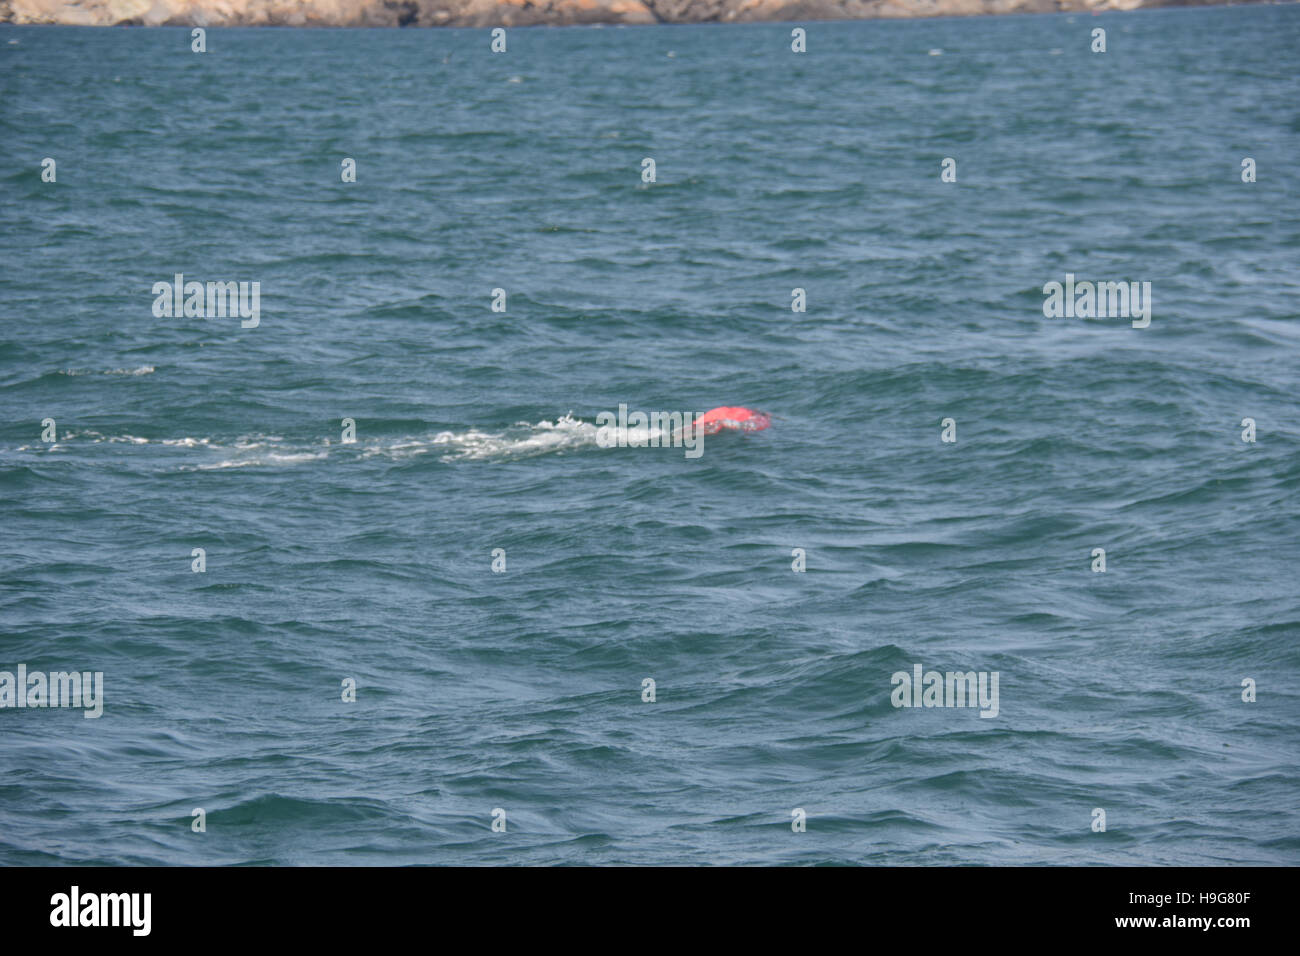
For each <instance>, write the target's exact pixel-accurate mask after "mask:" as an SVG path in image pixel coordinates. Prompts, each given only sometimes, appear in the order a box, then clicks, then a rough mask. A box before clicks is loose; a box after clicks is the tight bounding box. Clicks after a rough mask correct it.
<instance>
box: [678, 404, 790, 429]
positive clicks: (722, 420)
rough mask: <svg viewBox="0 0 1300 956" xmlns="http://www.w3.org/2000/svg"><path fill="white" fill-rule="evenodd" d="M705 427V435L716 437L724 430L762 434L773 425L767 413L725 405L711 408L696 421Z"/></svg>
mask: <svg viewBox="0 0 1300 956" xmlns="http://www.w3.org/2000/svg"><path fill="white" fill-rule="evenodd" d="M695 422H696V424H697V425H698V426H701V427H703V429H704V434H706V435H716V434H717V433H718V432H720V431H723V430H724V429H729V430H731V431H738V432H761V431H762V430H763V429H764V428H766V427H767V426H768V425H770V424H772V416H771V415H769V414H768V413H767V412H757V411H755V410H754V409H752V408H742V407H741V406H739V405H723V406H720V407H719V408H711V409H709V410H708V411H707V412H705V413H704V414H703V415H701V416H700V417H699V418H697V419H696V420H695Z"/></svg>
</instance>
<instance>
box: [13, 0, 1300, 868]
mask: <svg viewBox="0 0 1300 956" xmlns="http://www.w3.org/2000/svg"><path fill="white" fill-rule="evenodd" d="M802 26H804V27H806V29H807V31H808V39H807V46H808V50H807V52H806V53H803V54H796V53H793V52H792V51H791V36H790V31H791V29H792V27H793V25H791V24H764V25H752V26H717V25H700V26H686V27H667V26H660V27H646V28H629V29H614V28H605V29H519V30H510V31H508V40H507V42H508V46H507V51H506V52H505V53H502V54H494V53H493V52H492V51H491V49H490V42H491V41H490V35H489V33H488V31H485V30H480V31H476V30H403V31H389V30H374V31H350V30H290V29H265V30H215V29H214V30H209V31H208V32H207V38H206V45H207V51H206V52H205V53H202V54H199V53H195V52H192V50H191V39H190V34H189V31H188V30H182V29H151V30H136V29H112V30H108V29H106V30H89V29H72V28H4V29H0V670H2V671H9V672H13V673H16V670H17V668H18V666H19V665H25V667H26V668H27V670H28V672H29V673H30V672H33V671H41V672H51V671H62V670H76V671H87V672H102V674H103V685H102V686H103V700H102V707H103V713H102V716H101V717H99V718H97V719H86V718H85V717H84V716H83V712H82V710H80V709H76V708H57V709H56V708H33V707H26V708H23V709H18V708H17V707H8V708H4V709H0V863H5V864H11V865H13V864H51V863H67V864H142V863H165V864H267V863H275V864H389V863H400V864H407V863H412V864H413V863H435V864H498V863H510V864H557V863H563V864H670V863H687V864H820V863H848V864H857V863H866V864H1132V863H1152V864H1154V863H1177V864H1220V863H1263V864H1295V863H1297V862H1300V796H1298V788H1297V784H1298V783H1300V770H1298V769H1297V767H1298V764H1300V692H1298V690H1297V684H1298V683H1300V650H1298V648H1297V641H1298V640H1300V588H1298V587H1297V581H1300V520H1298V519H1297V491H1298V490H1300V424H1298V418H1297V415H1298V413H1300V323H1298V322H1297V318H1298V307H1297V303H1298V302H1300V297H1298V296H1300V270H1297V266H1298V265H1300V185H1298V180H1297V173H1296V169H1297V167H1296V158H1297V156H1300V103H1298V102H1297V99H1296V95H1295V94H1296V83H1295V79H1296V76H1297V75H1298V74H1300V8H1297V7H1296V6H1294V5H1292V6H1253V7H1237V8H1216V9H1194V10H1188V9H1184V10H1162V11H1151V12H1139V13H1131V14H1108V15H1103V16H1064V15H1062V16H1033V17H1007V18H986V19H953V20H918V21H908V22H853V23H809V24H802ZM1096 28H1102V29H1104V30H1105V31H1106V40H1107V49H1106V52H1105V53H1094V52H1092V50H1091V46H1092V42H1093V41H1092V31H1093V30H1094V29H1096ZM45 158H50V159H53V160H55V163H56V166H55V169H56V173H55V181H54V182H44V181H42V160H43V159H45ZM646 158H652V159H654V161H655V181H654V182H652V183H647V182H644V181H643V175H642V171H643V160H644V159H646ZM1246 158H1250V159H1253V160H1254V161H1255V169H1256V181H1255V182H1253V183H1247V182H1243V180H1242V172H1243V169H1242V161H1243V159H1246ZM345 159H352V160H354V161H355V165H356V182H355V183H349V182H344V181H343V177H342V173H341V170H342V164H343V161H344V160H345ZM945 159H952V160H954V161H955V164H956V182H943V181H942V180H941V173H942V171H943V169H942V164H943V161H944V160H945ZM177 273H180V274H183V275H184V276H185V279H186V280H198V281H204V282H206V281H227V280H233V281H248V282H253V281H256V282H258V283H259V284H260V290H261V291H260V295H261V298H260V314H259V318H260V321H259V324H258V325H257V326H256V327H255V328H244V327H242V323H241V321H240V319H239V318H238V317H234V318H232V317H229V316H225V317H207V316H203V317H196V316H186V315H171V316H165V315H164V316H162V317H159V316H156V315H155V314H154V311H153V307H154V301H155V295H154V294H153V292H152V289H153V286H154V284H155V283H158V282H168V281H171V280H172V278H173V276H174V275H175V274H177ZM1067 273H1069V274H1072V275H1074V276H1075V277H1076V279H1077V280H1079V281H1082V280H1091V281H1137V282H1150V283H1151V306H1152V308H1151V322H1150V325H1149V326H1148V327H1146V328H1134V327H1133V326H1132V323H1131V322H1130V321H1129V319H1127V318H1124V317H1118V318H1116V317H1108V318H1095V319H1088V318H1077V317H1060V318H1049V317H1047V316H1045V315H1044V309H1043V305H1044V300H1045V295H1044V292H1043V287H1044V285H1045V284H1046V283H1049V282H1052V281H1059V282H1064V281H1065V279H1066V275H1067ZM494 289H501V290H504V293H505V310H504V311H493V301H494V294H493V290H494ZM794 289H803V290H804V294H805V296H806V303H807V310H806V312H802V313H797V312H794V311H792V307H791V305H792V290H794ZM620 404H626V405H627V406H628V407H629V409H631V410H644V411H659V410H663V411H682V412H702V411H705V410H707V409H709V408H712V407H714V406H718V405H745V406H749V407H753V408H758V409H762V410H765V411H767V412H770V413H772V414H773V415H774V416H776V418H775V419H774V421H773V424H772V427H771V428H769V429H767V430H766V431H762V432H758V433H754V434H749V435H737V434H724V435H719V436H710V437H709V438H707V439H706V441H705V445H704V453H703V455H702V456H700V457H699V458H695V459H692V458H688V457H687V456H686V455H685V454H684V453H683V450H682V449H680V448H603V447H600V446H599V445H598V443H597V440H596V428H595V422H596V416H597V415H598V414H600V413H601V412H603V411H614V410H616V409H617V408H618V406H619V405H620ZM949 418H950V419H952V421H953V425H952V427H953V428H955V437H956V441H955V442H945V441H943V440H942V438H943V435H942V432H943V425H942V423H943V421H944V420H945V419H949ZM45 419H53V420H54V424H53V428H54V433H53V437H54V439H55V440H54V441H47V440H43V433H45V432H46V431H47V428H48V427H49V426H47V425H43V421H44V420H45ZM344 419H352V421H353V422H354V424H355V441H352V442H347V441H344V434H343V429H344ZM1243 419H1252V420H1253V421H1254V423H1255V429H1256V432H1255V441H1253V442H1250V441H1244V440H1243V432H1244V431H1246V430H1247V428H1248V427H1249V426H1247V425H1244V424H1243ZM44 437H49V435H48V434H45V435H44ZM950 437H951V436H950ZM1097 548H1101V549H1104V550H1105V559H1106V570H1105V571H1104V572H1102V571H1099V570H1094V567H1095V566H1096V559H1095V557H1094V549H1097ZM195 549H203V555H204V561H205V570H203V571H202V572H201V573H200V572H196V571H195V570H193V567H194V562H195V560H196V558H195V556H194V550H195ZM496 549H501V550H500V551H499V552H497V555H498V559H503V560H504V562H505V566H504V570H503V571H494V570H493V561H494V557H493V553H494V551H496ZM795 549H802V552H801V553H802V555H803V560H804V562H805V565H806V570H805V571H803V572H797V571H795V570H794V569H793V568H794V566H795V564H796V562H797V561H798V560H799V558H798V557H797V555H796V551H795ZM499 564H500V561H499V560H498V565H499ZM917 665H920V666H921V667H922V668H923V670H924V671H929V670H936V671H940V672H947V671H955V672H966V671H975V672H987V673H988V674H993V673H994V672H996V673H997V674H998V675H999V685H998V686H999V701H998V708H997V710H998V712H997V715H996V716H995V717H981V716H980V713H981V712H980V710H979V709H976V708H971V707H964V708H959V707H919V708H917V707H895V706H894V703H893V701H892V700H891V693H892V692H893V691H894V683H893V677H892V675H894V674H895V673H897V672H905V673H908V674H910V673H912V671H913V668H914V667H915V666H917ZM0 679H2V678H0ZM349 679H350V680H351V681H354V682H355V687H356V691H355V697H356V699H355V701H351V702H346V701H344V699H343V696H344V682H345V681H348V680H349ZM647 679H650V680H652V681H653V682H654V685H653V687H654V700H653V701H648V700H644V699H643V695H645V696H648V692H647V691H646V690H645V688H646V687H647V686H648V685H646V684H645V681H646V680H647ZM1243 681H1245V682H1248V683H1249V682H1253V685H1254V696H1255V700H1254V701H1247V700H1243V696H1246V697H1249V696H1251V693H1250V688H1249V686H1243ZM198 808H202V809H203V811H204V820H205V824H206V830H205V832H195V831H194V828H193V823H194V820H195V817H194V816H193V813H194V811H195V810H196V809H198ZM498 809H500V810H502V811H504V814H505V820H506V829H505V832H494V831H493V829H492V822H493V811H494V810H498ZM796 809H802V810H803V811H804V813H805V814H806V832H795V828H794V827H793V826H792V823H793V822H795V819H796V814H795V813H794V811H795V810H796ZM1096 810H1104V811H1105V815H1106V816H1105V823H1106V828H1105V831H1104V832H1098V831H1096V830H1094V826H1095V823H1094V820H1095V819H1096V814H1095V812H1094V811H1096ZM498 816H500V814H498Z"/></svg>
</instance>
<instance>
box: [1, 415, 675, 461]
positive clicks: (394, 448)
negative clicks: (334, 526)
mask: <svg viewBox="0 0 1300 956" xmlns="http://www.w3.org/2000/svg"><path fill="white" fill-rule="evenodd" d="M362 427H363V428H364V423H362ZM598 433H599V429H598V428H597V426H596V425H594V424H593V423H591V422H586V421H583V420H582V419H579V418H575V417H573V413H572V412H569V413H568V414H567V415H562V416H560V417H559V418H557V419H556V420H555V421H553V422H552V421H546V420H543V421H539V422H536V423H529V422H516V423H515V424H514V425H511V426H509V427H506V428H502V429H499V430H495V431H489V430H484V429H482V428H474V427H470V428H466V429H464V430H461V431H440V432H436V433H433V434H429V435H423V436H402V437H391V436H390V437H379V438H370V439H366V438H361V437H359V438H358V439H357V440H356V441H355V442H340V441H338V440H336V439H331V438H322V439H320V440H319V441H316V442H304V441H297V442H293V441H286V440H285V438H284V437H283V436H280V435H257V434H255V435H245V436H242V437H239V438H235V439H231V440H226V441H221V440H218V439H214V438H196V437H192V436H186V437H181V438H147V437H143V436H140V435H132V434H121V435H107V434H104V433H103V432H99V431H94V430H89V429H87V430H84V431H80V432H73V431H69V432H67V433H66V434H64V435H63V436H61V438H60V440H59V442H58V443H56V444H40V443H35V444H26V445H21V446H19V447H18V448H17V449H16V450H17V451H20V452H30V451H52V450H59V451H64V452H66V451H69V450H74V449H75V448H76V446H77V445H78V444H87V445H100V444H126V445H145V446H154V447H160V448H168V449H191V450H197V451H201V452H210V453H213V454H216V455H220V456H221V457H219V458H218V459H216V460H214V461H202V462H188V461H187V462H184V463H183V464H182V465H181V470H183V471H213V470H222V469H229V468H247V467H253V466H258V465H267V466H283V465H296V464H303V463H306V462H310V461H317V460H320V459H324V458H327V457H329V455H330V453H331V451H332V450H334V449H340V450H342V449H348V450H355V453H357V454H358V457H360V458H362V459H372V458H390V459H393V460H401V459H407V458H412V457H415V456H417V455H425V454H435V455H438V456H439V458H440V459H441V460H442V461H444V462H454V461H510V460H517V459H521V458H532V457H536V456H539V455H556V454H564V453H566V452H574V451H578V450H582V449H587V448H595V447H597V446H598V442H597V435H598ZM626 434H627V444H628V445H629V446H633V447H635V446H637V445H644V446H650V447H653V446H656V445H659V444H661V443H662V444H664V445H667V444H669V443H670V439H671V437H672V436H671V434H670V433H669V432H667V431H665V430H663V429H659V428H651V427H639V428H632V427H629V428H628V429H627V433H626Z"/></svg>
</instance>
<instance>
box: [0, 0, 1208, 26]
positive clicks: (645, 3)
mask: <svg viewBox="0 0 1300 956" xmlns="http://www.w3.org/2000/svg"><path fill="white" fill-rule="evenodd" d="M1214 2H1216V0H0V23H4V22H8V23H24V24H28V23H57V24H65V25H76V26H212V27H218V26H321V27H329V26H336V27H404V26H415V27H436V26H453V27H490V26H535V25H541V24H551V25H556V26H564V25H574V24H592V23H609V24H642V23H726V22H736V23H742V22H756V21H763V20H809V21H811V20H839V19H854V20H856V19H873V18H882V19H883V18H900V17H940V16H980V15H985V14H1009V13H1058V12H1067V11H1080V12H1091V11H1094V10H1098V11H1100V10H1132V9H1136V8H1139V7H1160V6H1207V5H1210V4H1212V3H1214Z"/></svg>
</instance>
